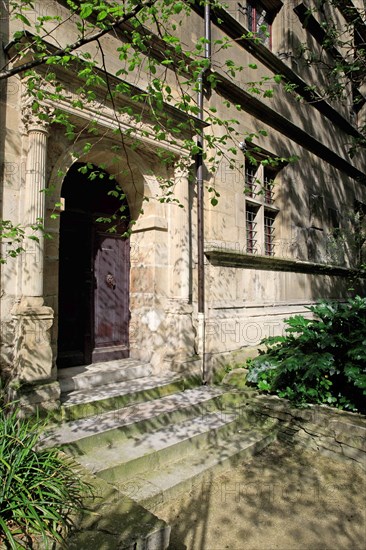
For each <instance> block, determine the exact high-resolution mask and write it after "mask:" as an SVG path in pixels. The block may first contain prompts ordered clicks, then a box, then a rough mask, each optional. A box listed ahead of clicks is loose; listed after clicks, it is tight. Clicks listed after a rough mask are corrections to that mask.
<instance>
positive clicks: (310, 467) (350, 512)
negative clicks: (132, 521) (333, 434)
mask: <svg viewBox="0 0 366 550" xmlns="http://www.w3.org/2000/svg"><path fill="white" fill-rule="evenodd" d="M364 492H365V476H364V474H362V470H361V469H360V467H359V466H357V465H354V464H350V463H347V464H342V463H338V462H335V461H332V460H329V459H326V458H324V457H321V456H319V455H317V454H315V453H311V452H309V451H305V450H304V449H295V448H294V447H291V446H289V445H284V444H279V443H276V444H272V445H271V446H270V447H268V448H267V449H266V450H264V451H263V452H262V453H260V454H259V455H257V456H256V457H254V458H253V459H252V460H251V461H250V462H246V463H244V462H241V463H240V462H239V464H238V465H237V466H235V467H232V468H230V469H229V470H228V471H227V472H226V473H224V474H221V475H212V474H211V476H210V477H209V478H208V480H207V482H204V483H202V484H201V485H200V484H197V486H196V487H194V488H193V489H192V490H191V492H190V494H189V495H185V496H184V497H183V498H182V499H181V500H180V501H178V500H175V501H173V502H171V503H167V504H166V505H165V506H161V507H159V508H158V509H156V510H155V512H156V513H157V514H158V515H159V516H160V517H163V518H164V519H165V520H167V521H169V522H170V524H171V525H172V534H171V545H170V547H169V548H170V549H171V550H180V549H182V548H189V549H190V550H208V549H210V550H221V549H223V548H230V550H239V549H240V550H241V549H242V548H244V547H245V548H250V549H251V550H257V549H258V550H263V549H266V550H267V549H268V550H270V549H273V548H284V549H288V550H295V549H299V550H300V549H301V550H303V549H304V548H306V549H308V548H312V549H314V550H315V549H319V550H320V549H324V548H329V549H330V548H349V549H356V548H357V549H358V548H359V549H361V548H363V547H364V545H365V542H366V535H365V526H366V524H365V520H366V518H365V511H364V506H363V495H364Z"/></svg>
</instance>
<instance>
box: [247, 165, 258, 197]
mask: <svg viewBox="0 0 366 550" xmlns="http://www.w3.org/2000/svg"><path fill="white" fill-rule="evenodd" d="M245 194H246V196H247V197H251V198H254V197H255V196H256V194H257V168H256V167H255V166H254V165H251V164H249V165H248V166H247V168H246V170H245Z"/></svg>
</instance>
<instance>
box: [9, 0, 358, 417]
mask: <svg viewBox="0 0 366 550" xmlns="http://www.w3.org/2000/svg"><path fill="white" fill-rule="evenodd" d="M46 5H47V6H46ZM354 6H355V7H356V8H357V7H361V6H358V5H357V1H356V0H355V1H354ZM45 10H46V11H47V13H44V12H45ZM39 13H41V14H43V15H47V14H55V13H57V14H58V15H59V16H60V17H61V18H62V19H63V20H66V19H67V15H68V9H67V7H66V6H65V3H64V2H61V1H60V2H56V1H53V2H52V1H50V2H35V7H34V11H32V12H31V13H29V14H28V16H29V18H30V20H32V18H33V20H35V18H36V17H37V15H38V14H39ZM336 14H337V18H338V19H339V21H340V23H342V21H343V19H344V17H345V15H344V14H343V13H342V11H340V10H337V12H336ZM5 15H6V14H5ZM331 15H332V16H333V15H334V14H331ZM203 17H204V14H203V8H202V7H200V6H199V3H196V4H195V5H194V9H193V10H192V13H191V15H190V16H189V17H188V16H187V17H186V18H185V19H184V20H183V21H182V24H181V27H180V30H179V32H180V33H181V37H183V38H184V41H185V43H188V46H189V43H192V44H194V43H195V42H196V40H197V38H198V37H199V36H201V35H203V33H204V21H203ZM342 18H343V19H342ZM3 21H4V22H6V24H4V25H3V29H2V43H3V48H2V52H1V56H2V59H1V65H2V66H3V65H6V64H8V63H9V61H10V63H11V65H12V66H15V65H16V63H17V62H19V60H18V59H17V56H16V55H15V53H14V46H13V44H12V42H11V38H12V36H13V33H14V32H15V31H16V30H19V25H20V22H19V20H17V21H14V20H13V21H12V20H11V17H9V18H8V19H6V18H4V19H3ZM73 28H74V27H72V25H71V24H70V25H68V24H67V23H64V24H63V25H62V26H61V27H60V30H59V31H58V30H56V31H55V32H54V34H53V35H50V38H49V40H50V45H51V46H52V45H56V44H61V45H65V44H67V43H70V42H71V41H73V40H74V39H75V36H73V34H72V33H73ZM264 28H266V32H264V30H263V29H264ZM321 28H322V20H321V16H320V15H319V14H316V13H314V14H313V15H311V16H310V15H309V14H308V11H307V7H306V5H305V3H302V2H301V1H298V0H294V1H285V2H283V3H282V2H281V1H280V0H262V2H256V1H254V0H253V1H252V0H250V1H248V2H245V0H244V2H243V3H237V2H231V1H230V2H227V3H226V5H225V7H224V5H223V6H222V7H221V8H216V9H215V10H212V11H211V15H210V30H211V33H212V36H211V39H212V43H213V44H218V42H217V41H224V40H225V39H226V38H228V39H229V40H230V41H233V43H232V47H231V48H230V59H231V60H233V62H235V63H237V64H238V65H243V66H244V67H248V68H247V69H246V70H243V71H241V72H239V73H237V74H236V75H235V76H232V75H230V73H228V72H227V71H224V67H225V61H226V59H227V53H226V52H225V50H224V49H220V48H216V49H215V48H213V51H212V62H211V63H212V64H211V71H212V73H214V74H215V75H216V77H217V80H218V83H217V85H216V87H215V88H214V89H212V90H211V93H210V94H209V95H206V97H205V99H204V101H205V105H206V108H210V107H213V108H215V109H216V110H217V112H218V116H222V117H223V118H230V117H232V118H236V119H238V121H239V124H238V128H239V130H240V132H241V133H242V138H240V137H238V139H237V142H236V143H234V144H233V145H234V146H235V147H236V148H237V150H238V155H237V159H238V160H237V163H238V164H237V166H234V169H233V168H232V166H231V164H232V163H231V162H228V161H225V160H222V162H221V163H219V165H218V166H217V170H216V171H215V172H214V173H213V172H209V170H205V172H204V174H205V185H206V186H207V187H212V188H214V189H215V190H216V192H217V193H219V195H220V197H219V200H218V204H217V205H215V206H213V205H212V204H211V202H210V200H209V196H208V195H207V196H206V199H205V208H204V283H205V295H204V304H205V306H204V311H203V312H202V311H201V312H200V311H198V307H197V294H198V286H197V285H198V283H197V281H198V266H197V264H198V260H197V244H198V243H197V241H198V232H197V222H196V219H197V195H196V186H195V174H194V164H193V162H190V161H189V160H188V161H187V159H186V157H185V152H184V140H185V139H186V138H189V137H191V136H189V135H188V134H187V135H184V134H183V135H181V136H180V143H179V140H177V139H175V140H170V139H169V137H167V138H166V139H165V140H162V141H160V142H159V143H157V142H156V141H155V140H154V138H153V136H152V131H151V122H150V120H149V113H148V111H145V112H144V114H143V117H142V118H141V120H140V122H139V124H138V125H136V121H135V120H133V119H132V118H131V117H130V116H129V115H128V114H127V113H126V112H124V113H121V114H118V116H117V115H116V113H117V112H118V109H119V107H123V106H125V105H128V104H129V102H130V98H129V97H127V96H124V95H123V94H120V96H119V97H118V99H117V100H116V102H117V104H116V103H114V104H112V102H111V101H110V100H108V99H107V94H106V92H105V90H103V89H99V88H98V87H96V88H95V97H94V100H93V101H92V102H87V103H86V104H85V105H84V106H83V108H81V107H80V105H79V104H78V100H80V97H79V95H78V94H79V92H78V88H79V86H80V82H79V80H78V78H77V76H76V75H75V74H74V73H72V72H71V71H70V70H68V69H66V68H64V67H62V66H60V67H59V68H57V71H56V72H57V81H58V82H60V83H61V84H62V86H63V88H64V90H66V92H65V98H64V99H63V100H62V101H59V102H58V103H57V105H54V104H52V101H50V100H49V99H46V100H44V101H41V107H40V108H41V109H43V110H44V113H45V114H46V115H47V116H45V117H40V116H39V112H38V113H37V114H35V112H34V109H33V108H32V101H33V100H32V99H31V98H29V97H28V96H27V93H26V86H25V80H24V79H25V78H26V77H25V76H24V74H22V73H21V74H19V75H16V76H13V77H11V78H9V79H8V80H7V81H6V84H5V85H4V86H3V88H2V97H1V117H2V127H3V128H4V129H5V131H4V132H3V133H2V137H1V142H0V147H1V154H2V186H1V199H2V203H1V206H2V219H3V220H11V221H12V222H13V223H14V224H20V225H21V226H24V227H25V232H26V236H27V235H31V236H34V235H35V236H37V240H34V239H29V238H25V239H24V242H23V245H22V246H23V247H24V248H25V250H24V252H22V253H21V254H19V255H17V256H16V257H14V258H12V257H10V256H9V257H6V256H7V252H8V251H9V250H11V247H12V246H13V244H14V243H12V242H11V239H6V238H4V239H3V242H2V254H3V257H6V262H5V263H4V264H2V265H1V288H2V294H1V330H2V337H1V354H2V355H1V357H2V366H1V369H2V374H3V376H4V377H6V378H8V379H9V378H10V379H11V381H12V387H13V388H14V389H18V388H22V394H23V395H25V396H26V399H27V400H28V401H31V402H33V403H39V404H43V406H46V407H48V408H53V407H57V406H58V405H59V396H60V390H59V384H58V371H59V369H60V368H67V367H69V366H73V365H84V364H89V363H98V364H99V363H100V368H101V370H102V369H103V362H105V361H110V360H116V359H121V358H126V357H131V358H135V359H139V360H141V361H143V362H146V363H150V365H152V367H153V370H154V372H155V373H158V372H165V371H171V370H177V371H179V372H181V373H183V374H184V373H191V372H192V371H197V372H199V371H200V370H203V371H204V372H203V375H204V378H205V380H208V379H210V376H211V373H212V370H213V369H215V368H216V367H217V365H220V364H221V365H222V364H225V363H230V362H238V361H241V360H242V359H243V358H244V357H245V356H246V355H247V354H248V353H249V352H251V351H252V350H253V349H254V348H255V347H256V346H257V345H258V343H259V342H260V340H261V339H262V338H263V337H265V336H268V335H273V334H279V333H281V331H282V330H283V325H284V319H285V318H287V317H289V316H290V315H294V314H298V313H301V314H302V313H305V312H306V311H307V310H306V306H308V305H310V304H312V303H314V302H316V301H317V300H319V299H323V298H332V299H344V298H346V297H347V296H349V295H350V290H349V289H350V287H351V286H353V287H355V285H356V284H357V285H361V287H362V278H361V279H360V278H359V277H357V281H355V271H354V270H355V269H356V268H358V266H359V264H360V261H361V260H362V257H361V255H362V244H363V242H362V238H361V237H360V235H361V232H362V231H363V230H364V228H362V224H364V218H365V215H366V187H365V183H366V179H365V163H364V161H365V156H364V153H363V152H362V151H357V153H356V154H355V155H354V156H353V158H351V157H350V155H349V152H348V151H349V146H350V142H351V140H352V138H355V137H356V138H357V136H358V130H357V128H358V126H361V125H362V124H363V123H364V119H365V108H364V101H365V100H362V98H363V95H362V94H363V89H362V86H361V83H359V87H358V90H357V94H358V98H361V100H359V101H358V102H357V108H356V107H355V102H354V101H353V100H352V93H350V94H349V97H348V98H347V99H345V100H344V101H342V102H338V103H336V102H335V101H331V100H330V99H329V98H327V97H325V98H323V99H322V98H320V97H319V98H318V100H312V101H307V99H309V93H310V92H309V87H311V86H312V85H314V84H316V85H320V86H321V85H322V84H324V87H325V85H326V83H327V82H326V81H325V82H322V79H324V78H325V79H326V78H327V77H324V76H323V72H322V71H321V70H320V68H319V67H318V66H317V65H316V64H311V63H309V62H307V61H306V59H305V57H304V55H303V52H304V47H303V44H307V47H308V48H309V49H310V50H311V51H313V52H319V51H322V45H321V32H320V31H321ZM248 31H250V32H253V33H254V34H257V36H258V37H259V38H258V40H248V39H244V38H243V35H244V34H245V33H247V32H248ZM119 40H120V37H119V36H118V32H115V33H110V34H108V35H106V36H104V37H103V39H102V44H103V48H104V52H105V57H106V58H107V60H108V62H107V69H108V71H109V72H110V79H111V82H113V83H116V81H117V80H118V79H117V77H115V76H114V75H115V73H116V70H118V66H119V64H118V63H119V62H118V58H117V55H116V49H117V47H118V43H119ZM93 48H94V49H93ZM95 48H96V47H95V45H90V52H91V53H92V55H96V56H97V55H98V52H97V51H96V49H95ZM326 55H331V54H330V53H327V54H326ZM29 56H30V58H31V56H32V52H30V53H29ZM253 64H255V66H256V69H253V68H250V67H253V66H254V65H253ZM37 72H38V74H39V77H40V81H42V82H46V80H47V78H46V77H47V66H44V65H43V66H42V65H40V66H39V67H38V68H37ZM278 74H280V75H283V79H285V80H288V81H289V82H292V83H295V84H296V86H295V87H294V88H293V89H292V92H287V93H285V91H284V90H283V88H281V85H280V84H278V83H277V84H276V81H275V82H274V83H273V82H272V80H271V83H269V81H267V80H266V78H267V77H268V75H269V77H273V76H274V75H278ZM147 78H148V77H147V75H146V74H145V73H143V72H140V73H139V74H138V76H136V75H130V79H133V84H134V85H138V87H139V88H140V89H143V88H144V86H145V85H146V82H147ZM260 79H264V80H263V83H262V86H264V88H265V89H266V86H267V82H268V86H271V87H273V88H274V94H273V95H272V94H265V93H263V91H262V93H261V94H257V93H256V92H255V90H253V86H252V87H250V86H249V85H248V82H250V80H260ZM45 85H46V84H45ZM264 91H265V90H264ZM175 92H176V93H179V91H178V90H175ZM351 92H352V90H351ZM353 93H354V91H353ZM300 96H302V98H303V99H301V100H299V97H300ZM304 98H305V99H304ZM365 98H366V95H365ZM81 99H82V98H81ZM225 102H230V105H229V106H227V105H225ZM235 105H239V106H240V110H239V111H238V110H237V109H236V108H234V106H235ZM55 107H57V109H58V110H60V111H61V112H64V113H66V114H67V115H68V116H69V117H70V120H72V122H73V124H74V127H75V136H77V139H76V138H75V139H71V140H70V139H69V137H68V136H67V135H65V128H64V126H62V125H60V124H57V122H56V123H53V124H51V125H49V124H48V122H47V121H48V116H49V114H50V113H51V115H52V113H53V112H54V109H55ZM166 109H167V111H168V112H171V116H172V117H176V118H177V120H179V117H183V116H184V115H182V114H181V113H178V112H177V110H174V109H173V108H172V107H171V106H169V105H166ZM90 121H93V123H94V127H95V129H96V131H95V132H94V134H91V133H90V132H88V131H87V130H86V127H87V124H88V123H89V122H90ZM116 129H117V130H119V131H122V132H126V135H128V136H131V132H132V133H133V141H132V140H130V141H129V139H128V138H126V139H125V141H124V143H123V147H122V148H121V144H120V140H119V138H118V134H116V133H115V130H116ZM220 131H221V130H220V128H219V129H218V128H217V127H210V126H206V127H205V129H204V132H205V133H206V134H208V135H210V133H215V135H219V132H220ZM248 136H251V139H250V140H248V139H246V138H247V137H248ZM161 149H164V150H165V152H166V153H169V154H170V155H171V159H172V160H171V162H170V163H169V164H166V163H165V164H164V163H162V162H161V156H160V152H161ZM116 151H118V152H117V153H116ZM116 157H117V162H116ZM295 157H296V158H297V160H296V162H288V159H289V158H295ZM224 158H225V155H223V159H224ZM268 159H273V161H276V162H273V163H271V162H269V163H268V162H267V161H268ZM181 161H184V162H181ZM242 165H243V166H242ZM83 167H85V169H86V170H91V169H97V170H100V171H103V173H105V174H107V175H108V176H114V180H115V181H117V183H118V185H119V186H120V188H121V189H122V190H123V193H124V195H125V196H126V204H125V207H126V209H125V213H126V216H125V218H126V220H125V223H126V224H127V225H128V222H131V221H133V225H131V234H130V237H129V238H126V237H122V236H121V235H122V234H123V233H124V231H125V229H126V227H124V228H123V231H122V230H120V231H117V234H113V233H108V232H107V231H106V230H105V228H104V226H103V225H98V224H97V223H96V219H97V218H98V217H100V216H103V215H107V216H108V215H109V214H110V213H111V211H112V210H113V208H114V205H113V201H112V199H110V200H109V199H108V200H107V199H106V198H105V197H106V194H104V195H101V194H100V192H99V190H98V189H97V188H93V186H92V185H91V186H90V187H89V188H88V190H86V188H87V185H86V183H87V182H86V175H85V174H84V175H83V172H82V171H80V168H83ZM107 179H108V178H107ZM166 180H169V181H173V182H174V197H175V198H176V199H178V200H179V203H180V205H181V206H182V207H178V206H177V204H175V203H174V202H173V203H164V202H161V201H160V200H159V197H160V196H161V182H162V181H166ZM44 190H47V191H46V192H45V191H44ZM107 191H108V188H107ZM146 198H149V199H150V200H148V201H147V200H146ZM142 211H143V212H142ZM55 214H56V215H55ZM40 219H41V220H44V224H45V230H46V233H47V234H48V235H49V236H50V237H51V238H45V237H44V236H43V233H42V232H39V231H37V229H36V228H35V226H36V225H37V223H38V221H39V220H40Z"/></svg>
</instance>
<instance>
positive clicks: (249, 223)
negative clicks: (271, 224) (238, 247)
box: [245, 206, 257, 254]
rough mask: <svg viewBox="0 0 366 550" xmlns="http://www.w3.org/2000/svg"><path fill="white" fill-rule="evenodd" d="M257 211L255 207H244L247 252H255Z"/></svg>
mask: <svg viewBox="0 0 366 550" xmlns="http://www.w3.org/2000/svg"><path fill="white" fill-rule="evenodd" d="M256 215H257V211H256V209H255V208H251V207H250V206H247V208H246V220H245V226H246V239H247V252H248V254H256V253H257V222H256V219H255V218H256Z"/></svg>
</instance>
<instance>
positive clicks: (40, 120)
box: [21, 88, 53, 135]
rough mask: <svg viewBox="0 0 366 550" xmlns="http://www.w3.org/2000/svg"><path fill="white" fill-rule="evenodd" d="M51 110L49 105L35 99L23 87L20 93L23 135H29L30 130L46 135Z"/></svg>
mask: <svg viewBox="0 0 366 550" xmlns="http://www.w3.org/2000/svg"><path fill="white" fill-rule="evenodd" d="M35 104H37V108H35V107H34V106H35ZM52 112H53V109H52V108H51V107H49V106H48V105H45V104H42V103H40V102H39V101H36V99H35V98H34V97H33V96H31V95H30V94H29V92H28V90H26V89H25V88H23V91H22V94H21V122H22V127H21V132H22V134H23V135H29V133H30V132H31V131H34V132H42V133H44V134H46V135H48V128H49V125H50V117H51V115H52Z"/></svg>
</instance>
